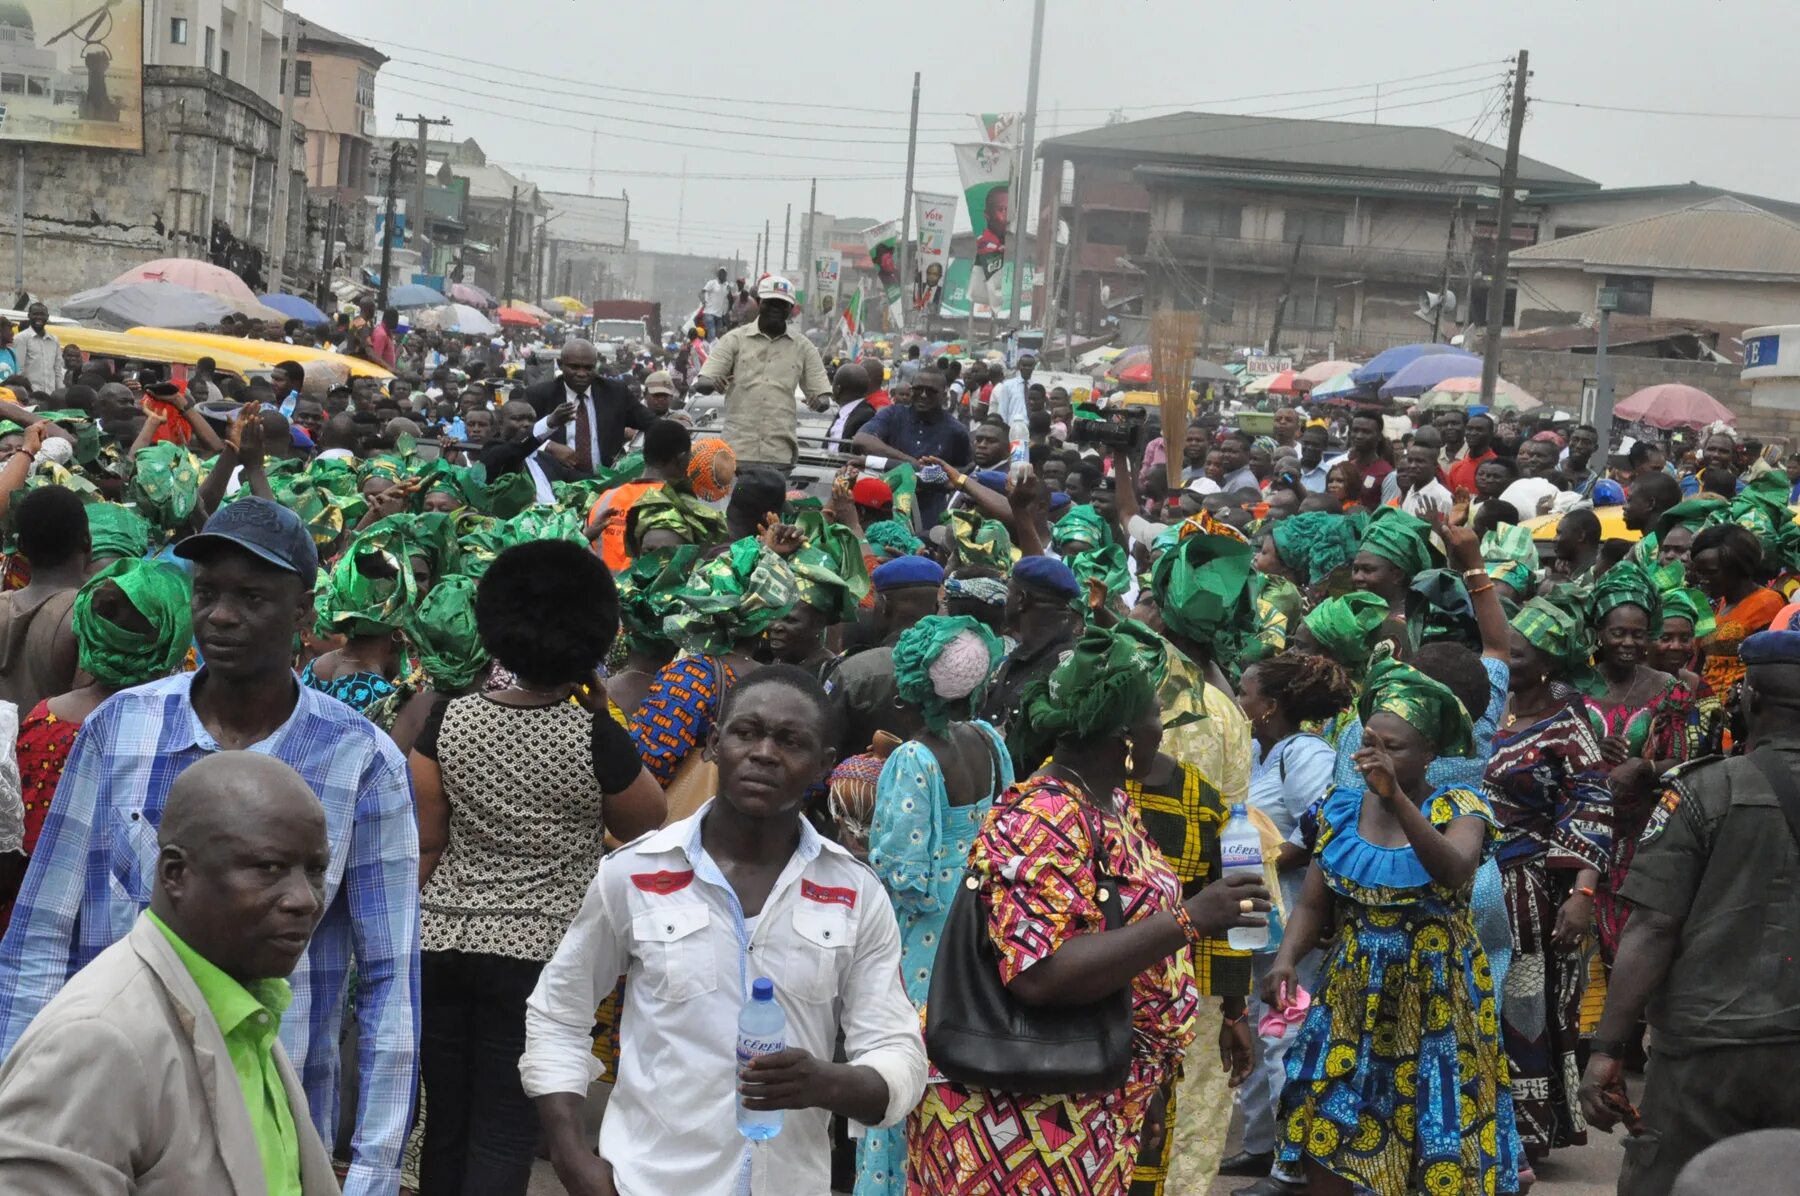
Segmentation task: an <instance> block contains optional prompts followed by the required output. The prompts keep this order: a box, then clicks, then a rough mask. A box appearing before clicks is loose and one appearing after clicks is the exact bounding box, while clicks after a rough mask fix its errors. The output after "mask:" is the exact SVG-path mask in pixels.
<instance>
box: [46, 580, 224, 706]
mask: <svg viewBox="0 0 1800 1196" xmlns="http://www.w3.org/2000/svg"><path fill="white" fill-rule="evenodd" d="M192 604H193V585H192V583H191V582H189V580H188V575H187V573H186V571H185V570H182V569H178V568H176V567H174V566H172V565H166V564H163V563H161V562H159V561H146V560H142V559H138V558H120V559H118V560H115V561H114V562H113V563H112V564H110V565H108V566H106V567H105V568H104V569H102V570H100V572H98V573H96V574H94V575H93V576H92V577H90V578H89V579H88V580H87V584H85V585H83V586H82V587H81V592H80V593H78V594H77V595H76V596H75V606H74V609H73V611H72V612H71V614H70V624H71V627H72V628H73V630H74V632H75V647H76V653H77V658H78V663H79V667H80V669H81V671H82V672H84V673H86V674H87V675H88V676H90V677H92V678H93V679H94V680H95V682H97V683H98V684H100V685H102V686H106V687H109V688H110V690H112V691H117V690H121V689H128V688H130V687H131V686H133V685H142V684H144V683H145V682H146V681H154V680H156V679H157V678H159V677H166V676H168V675H169V674H170V673H172V672H174V671H175V669H176V668H177V666H179V665H180V664H181V662H182V661H183V660H185V659H186V658H187V653H188V648H189V647H191V646H192V645H193V642H194V623H193V617H192V615H191V614H190V609H189V608H190V607H191V606H192Z"/></svg>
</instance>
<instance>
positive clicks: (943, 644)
mask: <svg viewBox="0 0 1800 1196" xmlns="http://www.w3.org/2000/svg"><path fill="white" fill-rule="evenodd" d="M1003 654H1004V652H1003V650H1002V648H1001V645H1000V640H999V637H997V636H995V635H994V633H993V632H991V631H989V630H988V629H987V628H986V627H984V626H983V625H982V624H980V623H979V622H977V621H976V620H974V619H971V618H968V617H967V616H961V617H951V616H949V615H927V616H926V617H925V618H923V619H920V620H919V621H918V622H917V623H914V624H913V625H912V626H911V627H909V628H907V629H906V630H905V631H903V632H901V633H900V639H899V641H898V642H897V643H895V645H894V685H895V688H896V690H897V692H898V693H899V696H900V700H901V701H903V702H906V703H909V704H910V705H912V706H913V708H914V709H916V710H917V711H918V712H919V717H920V719H921V720H923V722H924V723H925V728H926V730H928V731H930V732H932V733H933V734H935V735H943V734H944V733H945V731H946V729H947V728H948V727H949V725H950V723H951V722H952V720H955V721H967V720H968V719H969V718H970V717H972V712H973V711H975V710H977V709H979V708H980V706H981V700H982V697H983V696H984V695H985V694H986V693H987V686H988V681H989V679H990V678H991V677H992V676H993V672H994V670H995V669H996V668H997V667H999V664H1000V657H1001V656H1002V655H1003Z"/></svg>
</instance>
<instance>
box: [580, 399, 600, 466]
mask: <svg viewBox="0 0 1800 1196" xmlns="http://www.w3.org/2000/svg"><path fill="white" fill-rule="evenodd" d="M588 403H589V396H588V395H582V396H581V397H579V398H577V399H576V400H575V451H576V452H577V453H579V454H580V455H581V463H582V464H583V465H585V466H587V467H588V468H589V469H592V468H594V467H595V466H597V465H599V464H600V460H599V458H598V457H596V456H595V455H594V421H593V420H592V419H590V418H589V417H588V410H589V408H588Z"/></svg>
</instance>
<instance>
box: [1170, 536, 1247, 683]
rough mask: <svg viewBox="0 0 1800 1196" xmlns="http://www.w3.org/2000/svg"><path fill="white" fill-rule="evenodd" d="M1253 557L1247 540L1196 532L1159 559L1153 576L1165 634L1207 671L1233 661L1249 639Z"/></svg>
mask: <svg viewBox="0 0 1800 1196" xmlns="http://www.w3.org/2000/svg"><path fill="white" fill-rule="evenodd" d="M1251 557H1252V553H1251V550H1250V544H1249V542H1248V541H1246V540H1245V539H1244V538H1243V537H1242V536H1238V535H1227V534H1223V533H1214V532H1207V531H1196V532H1193V533H1191V534H1188V535H1185V536H1183V537H1182V538H1181V539H1180V540H1179V541H1178V542H1177V543H1176V544H1175V546H1174V547H1173V548H1170V549H1169V550H1168V551H1167V552H1165V553H1163V554H1162V555H1161V556H1159V557H1157V558H1156V564H1155V566H1154V567H1153V568H1152V569H1151V571H1150V588H1151V592H1152V594H1153V595H1154V597H1155V599H1156V606H1157V610H1158V611H1159V612H1160V614H1161V617H1162V623H1163V628H1164V630H1165V631H1166V632H1167V633H1168V634H1169V637H1170V638H1171V639H1172V640H1173V641H1174V643H1175V646H1176V647H1177V648H1180V649H1181V651H1182V652H1184V653H1185V654H1186V655H1187V656H1188V657H1189V658H1191V659H1192V660H1193V661H1194V662H1195V663H1196V664H1199V665H1201V666H1202V667H1204V666H1206V665H1208V664H1210V663H1213V662H1215V661H1229V660H1231V659H1232V658H1233V657H1234V656H1235V655H1236V653H1237V650H1238V647H1239V646H1240V645H1241V644H1242V643H1243V639H1244V637H1245V636H1246V635H1247V634H1249V631H1250V626H1251V619H1252V607H1251V597H1250V574H1251V568H1250V564H1251Z"/></svg>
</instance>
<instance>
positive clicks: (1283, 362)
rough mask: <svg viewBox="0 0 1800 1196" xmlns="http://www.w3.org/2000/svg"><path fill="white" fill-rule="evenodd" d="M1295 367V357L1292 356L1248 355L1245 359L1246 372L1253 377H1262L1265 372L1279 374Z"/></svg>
mask: <svg viewBox="0 0 1800 1196" xmlns="http://www.w3.org/2000/svg"><path fill="white" fill-rule="evenodd" d="M1293 368H1294V359H1293V358H1292V357H1246V358H1245V359H1244V372H1245V373H1246V374H1249V375H1250V376H1251V377H1253V378H1256V377H1261V376H1262V375H1263V374H1279V373H1280V372H1281V371H1282V370H1291V369H1293Z"/></svg>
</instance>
